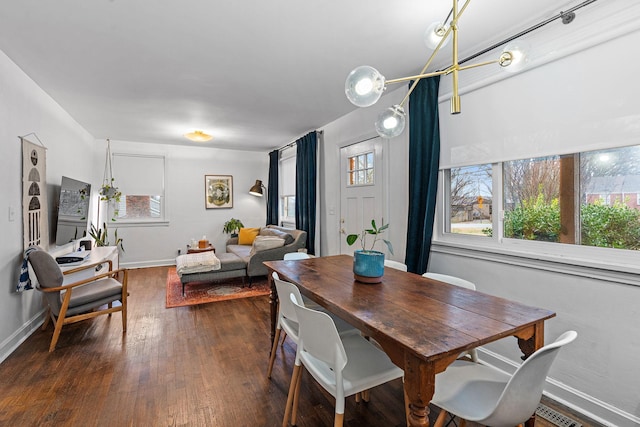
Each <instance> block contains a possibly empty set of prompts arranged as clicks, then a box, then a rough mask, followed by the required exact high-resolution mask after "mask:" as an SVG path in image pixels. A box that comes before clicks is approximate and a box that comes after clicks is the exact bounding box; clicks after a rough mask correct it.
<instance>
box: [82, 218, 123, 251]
mask: <svg viewBox="0 0 640 427" xmlns="http://www.w3.org/2000/svg"><path fill="white" fill-rule="evenodd" d="M113 235H114V238H115V239H116V243H115V246H117V247H119V248H120V249H121V250H122V252H124V246H123V245H122V238H118V229H117V228H116V230H115V231H114V233H113ZM89 236H91V237H92V238H93V240H94V241H95V243H96V246H111V244H110V243H109V234H108V230H107V223H106V222H105V223H103V224H102V228H97V227H96V226H95V225H93V224H91V229H90V230H89Z"/></svg>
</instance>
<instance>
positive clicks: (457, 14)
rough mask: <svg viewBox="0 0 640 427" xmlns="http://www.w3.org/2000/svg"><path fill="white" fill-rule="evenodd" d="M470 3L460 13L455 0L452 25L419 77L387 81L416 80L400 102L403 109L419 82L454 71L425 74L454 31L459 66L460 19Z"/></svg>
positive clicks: (454, 48) (455, 50) (456, 59)
mask: <svg viewBox="0 0 640 427" xmlns="http://www.w3.org/2000/svg"><path fill="white" fill-rule="evenodd" d="M470 2H471V0H467V1H466V2H465V3H464V5H462V8H461V9H460V11H458V0H453V8H452V9H451V11H452V12H450V14H451V13H452V14H453V19H452V20H451V25H449V28H447V30H446V31H445V33H444V35H443V36H442V38H441V39H440V42H439V43H438V45H437V46H436V48H435V49H434V50H433V52H432V53H431V56H430V57H429V59H428V60H427V63H426V64H425V65H424V67H422V71H420V74H418V75H417V76H412V77H407V78H402V79H394V80H387V82H386V83H387V84H391V83H399V82H402V81H407V80H411V79H413V78H415V79H416V80H415V81H414V82H413V84H412V85H411V87H410V88H409V91H408V92H407V94H406V95H405V97H404V98H403V99H402V102H400V104H399V105H400V106H401V107H402V106H404V105H405V103H406V102H407V101H408V100H409V96H411V92H413V90H414V89H415V88H416V86H417V85H418V82H419V81H420V79H423V78H426V77H433V76H438V75H442V74H448V73H450V72H452V71H453V69H451V67H449V68H447V70H448V71H447V70H444V72H442V71H436V72H434V73H427V74H425V71H427V68H429V66H430V65H431V62H433V59H434V58H435V56H436V54H437V53H438V52H439V51H440V48H441V46H442V44H443V43H444V41H445V40H446V39H447V37H449V34H451V32H452V31H453V55H454V57H453V63H454V64H457V62H458V19H460V16H462V14H463V13H464V11H465V10H466V9H467V6H469V3H470ZM456 77H457V76H456ZM454 79H455V77H454Z"/></svg>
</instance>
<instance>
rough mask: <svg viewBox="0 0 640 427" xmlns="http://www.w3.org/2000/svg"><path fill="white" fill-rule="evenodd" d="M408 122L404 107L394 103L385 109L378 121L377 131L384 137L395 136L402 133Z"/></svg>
mask: <svg viewBox="0 0 640 427" xmlns="http://www.w3.org/2000/svg"><path fill="white" fill-rule="evenodd" d="M406 122H407V118H406V114H405V112H404V109H403V108H402V107H401V106H399V105H394V106H393V107H389V108H387V109H386V110H384V111H383V112H382V113H381V114H380V115H379V116H378V120H377V121H376V132H378V135H380V136H381V137H383V138H393V137H396V136H398V135H400V134H401V133H402V131H403V130H404V127H405V124H406Z"/></svg>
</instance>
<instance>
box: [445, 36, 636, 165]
mask: <svg viewBox="0 0 640 427" xmlns="http://www.w3.org/2000/svg"><path fill="white" fill-rule="evenodd" d="M612 28H616V27H615V26H614V27H612ZM566 33H567V35H566V37H570V36H572V37H577V36H576V35H575V34H573V32H566ZM592 33H593V32H592ZM572 34H573V35H572ZM588 37H589V35H585V36H584V37H582V39H581V46H582V47H583V48H584V47H586V46H585V45H586V44H587V43H590V44H591V45H592V46H590V47H587V48H586V49H585V50H583V51H581V52H578V53H577V54H574V55H561V56H559V58H558V59H557V60H555V61H553V62H549V63H546V64H544V65H542V66H540V67H538V68H532V69H527V70H525V71H523V72H521V73H519V74H516V75H512V76H510V77H509V78H506V79H504V80H500V81H498V82H496V83H493V84H489V85H488V86H484V87H481V88H479V89H477V90H473V91H470V92H468V93H465V94H464V95H463V96H462V113H461V114H458V115H450V114H449V112H448V110H449V101H448V100H445V101H442V102H441V104H440V109H439V110H440V111H439V114H440V132H441V134H440V137H441V150H440V168H441V169H448V168H451V167H459V166H467V165H478V164H484V163H493V162H501V161H508V160H516V159H526V158H535V157H543V156H550V155H561V154H569V153H579V152H584V151H591V150H598V149H604V148H610V147H621V146H627V145H634V144H637V143H638V141H639V140H640V126H638V121H639V120H640V114H639V113H638V112H639V111H640V97H638V96H637V93H636V92H635V91H634V90H630V86H629V82H633V81H636V80H637V74H638V70H637V67H631V66H629V67H617V68H616V72H615V77H614V78H611V77H607V76H606V75H604V74H603V73H602V64H607V63H615V61H616V60H617V58H624V57H627V56H628V52H629V46H636V45H638V43H640V32H637V31H636V32H631V33H629V34H626V35H624V36H621V37H618V38H615V39H613V40H608V41H605V42H603V43H600V44H596V45H594V44H595V43H596V42H597V40H590V41H589V40H586V39H587V38H588ZM576 40H577V38H576ZM537 44H538V43H537ZM547 45H548V46H549V47H548V48H545V50H544V53H545V54H552V53H553V49H552V48H553V47H555V48H556V49H564V48H566V46H570V45H571V43H568V44H567V43H565V42H563V41H562V40H560V41H557V42H555V46H554V45H553V41H551V42H549V41H547ZM487 68H488V67H487ZM498 71H499V70H496V71H495V72H496V73H497V72H498ZM465 73H474V71H471V70H468V71H465V72H464V73H461V74H465ZM443 80H446V79H445V78H443ZM444 86H446V83H444V82H441V88H440V92H441V94H442V92H443V90H444V91H445V92H446V87H444ZM461 89H464V86H463V79H462V78H461Z"/></svg>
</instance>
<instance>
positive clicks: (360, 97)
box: [345, 0, 527, 138]
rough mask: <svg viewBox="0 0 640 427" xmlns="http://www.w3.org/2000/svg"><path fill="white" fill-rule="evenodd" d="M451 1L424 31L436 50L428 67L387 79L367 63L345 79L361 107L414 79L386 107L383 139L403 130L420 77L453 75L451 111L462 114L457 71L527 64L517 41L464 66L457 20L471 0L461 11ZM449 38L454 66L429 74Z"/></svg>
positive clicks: (455, 0) (381, 130) (379, 128)
mask: <svg viewBox="0 0 640 427" xmlns="http://www.w3.org/2000/svg"><path fill="white" fill-rule="evenodd" d="M452 2H453V5H452V7H451V11H450V12H449V15H448V16H447V18H446V19H445V20H444V22H436V23H434V24H432V25H431V26H429V28H427V30H426V32H425V36H424V41H425V44H426V45H427V46H428V47H429V48H431V49H433V52H432V53H431V56H430V57H429V59H428V61H427V63H426V64H425V66H424V67H423V68H422V71H421V72H420V74H418V75H415V76H409V77H403V78H399V79H393V80H386V79H385V77H384V76H383V75H382V74H381V73H380V72H379V71H378V70H376V69H375V68H373V67H369V66H366V65H365V66H360V67H358V68H356V69H354V70H353V71H352V72H351V73H350V74H349V76H348V77H347V80H346V82H345V93H346V95H347V98H348V99H349V101H351V102H352V103H353V104H354V105H356V106H358V107H368V106H370V105H373V104H375V103H376V102H377V101H378V100H379V99H380V97H381V96H382V92H383V91H384V90H385V88H386V86H387V85H390V84H393V83H400V82H406V81H409V80H413V81H414V82H413V84H412V85H411V87H410V88H409V91H408V93H407V94H406V96H405V97H404V99H403V100H402V102H401V103H400V104H398V105H394V106H393V107H390V108H389V109H387V110H385V111H384V112H383V113H382V114H381V115H380V116H379V117H378V121H377V122H376V130H377V131H378V134H379V135H380V136H382V137H384V138H392V137H395V136H398V135H400V134H401V133H402V131H403V129H404V126H405V121H406V118H405V112H404V108H403V107H404V105H405V103H406V102H407V101H408V99H409V96H410V95H411V92H413V89H414V88H415V87H416V85H417V84H418V81H419V80H420V79H423V78H426V77H432V76H439V75H447V74H451V77H452V79H453V90H452V92H453V94H452V96H451V114H458V113H460V96H459V95H458V73H459V72H460V71H463V70H468V69H471V68H476V67H481V66H484V65H489V64H499V65H500V66H501V67H502V68H504V69H509V71H519V70H521V69H522V67H523V66H524V65H525V64H526V62H527V56H526V54H523V53H522V48H523V47H524V43H515V44H513V45H511V46H512V48H513V49H516V48H518V49H517V50H508V49H510V48H511V47H510V46H507V48H506V49H505V50H504V51H503V52H502V54H501V56H500V57H499V58H498V59H495V60H491V61H485V62H481V63H477V64H471V65H464V66H463V65H461V63H460V61H459V60H458V19H460V16H461V15H462V13H463V12H464V11H465V9H466V8H467V6H468V5H469V2H470V0H466V2H465V3H464V5H463V6H462V8H461V9H460V10H458V0H452ZM449 18H451V21H450V22H449V23H448V24H447V21H448V20H449ZM449 40H451V41H452V44H453V46H452V58H451V65H450V66H448V67H447V68H445V69H444V70H439V71H434V72H428V73H427V69H428V68H429V66H430V65H431V62H432V61H433V59H434V58H435V56H436V54H437V53H438V52H439V51H440V49H442V48H443V47H444V46H445V45H447V44H448V43H449ZM510 40H513V39H510ZM495 47H496V46H493V47H492V49H493V48H495ZM483 53H485V52H483Z"/></svg>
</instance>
